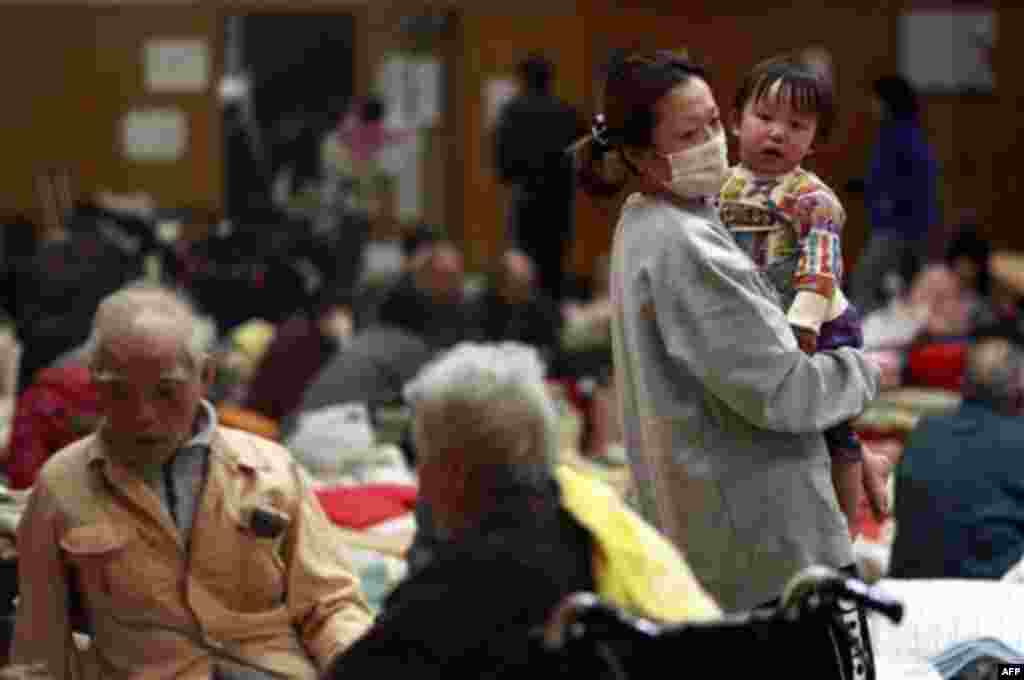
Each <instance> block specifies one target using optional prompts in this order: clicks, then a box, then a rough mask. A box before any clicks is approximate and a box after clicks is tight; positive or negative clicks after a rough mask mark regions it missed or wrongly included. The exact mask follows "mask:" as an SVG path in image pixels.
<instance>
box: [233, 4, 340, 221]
mask: <svg viewBox="0 0 1024 680" xmlns="http://www.w3.org/2000/svg"><path fill="white" fill-rule="evenodd" d="M225 28H226V39H225V43H226V64H225V66H226V69H225V70H226V78H227V79H228V80H234V81H235V82H244V83H245V88H244V94H241V95H239V94H237V92H238V91H237V90H235V93H234V94H233V95H232V96H231V97H230V98H229V99H228V100H227V101H225V107H224V116H225V118H224V131H225V132H224V144H225V164H224V165H225V173H226V176H225V183H224V186H225V191H226V192H227V195H226V196H225V205H226V208H227V217H228V218H229V219H232V220H246V219H252V218H254V217H255V216H257V215H258V216H265V215H266V214H267V213H270V212H272V211H273V208H272V198H271V192H272V186H273V183H274V180H275V178H276V177H278V176H279V173H280V171H281V169H282V168H285V167H287V168H288V169H289V174H290V177H291V178H292V180H291V181H315V179H316V178H317V177H318V175H319V171H320V169H319V148H320V140H321V139H322V138H323V135H324V133H325V132H326V131H327V130H328V129H329V128H331V127H332V126H334V125H336V124H337V121H338V120H339V117H340V115H341V114H342V112H343V111H344V109H345V107H346V106H347V103H348V100H349V98H350V97H351V95H352V80H353V40H354V33H355V21H354V19H353V17H352V16H351V15H349V14H337V13H333V14H307V13H300V14H281V13H253V14H246V15H239V16H232V17H229V18H228V20H227V24H226V27H225Z"/></svg>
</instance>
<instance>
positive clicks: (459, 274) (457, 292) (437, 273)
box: [427, 252, 464, 303]
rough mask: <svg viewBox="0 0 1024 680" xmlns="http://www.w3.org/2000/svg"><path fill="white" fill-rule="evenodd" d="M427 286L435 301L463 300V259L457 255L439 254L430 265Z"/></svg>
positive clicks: (451, 301)
mask: <svg viewBox="0 0 1024 680" xmlns="http://www.w3.org/2000/svg"><path fill="white" fill-rule="evenodd" d="M429 266H430V269H429V271H428V277H427V285H428V286H429V288H430V291H431V294H432V296H433V297H434V299H436V300H439V301H442V302H450V303H454V302H458V301H459V300H460V299H461V298H462V286H463V283H464V282H463V270H462V259H461V258H460V257H459V256H458V254H456V253H450V252H440V253H437V254H436V256H435V258H434V260H433V262H432V263H431V264H430V265H429Z"/></svg>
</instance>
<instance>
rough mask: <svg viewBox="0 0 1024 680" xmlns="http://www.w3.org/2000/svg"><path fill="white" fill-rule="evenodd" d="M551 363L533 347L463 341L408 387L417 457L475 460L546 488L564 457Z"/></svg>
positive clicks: (406, 389)
mask: <svg viewBox="0 0 1024 680" xmlns="http://www.w3.org/2000/svg"><path fill="white" fill-rule="evenodd" d="M544 373H545V369H544V364H543V363H542V362H541V359H540V356H539V354H538V353H537V351H536V350H534V349H533V348H531V347H527V346H526V345H522V344H518V343H512V342H505V343H500V344H479V343H469V342H466V343H461V344H459V345H456V346H455V347H454V348H453V349H451V350H449V351H448V352H446V353H445V354H443V355H442V356H441V357H439V358H438V359H436V360H434V361H433V362H431V363H429V364H427V365H426V366H425V367H424V368H423V369H422V370H421V371H420V373H419V374H418V375H417V376H416V377H415V378H414V379H413V380H412V381H411V382H410V383H409V384H407V385H406V387H405V393H404V394H405V399H406V401H407V402H408V403H409V404H410V405H411V406H412V407H413V411H414V418H415V428H416V432H417V437H416V440H417V445H418V447H419V448H418V449H417V456H418V457H419V458H420V459H421V460H427V459H430V458H432V457H437V456H443V455H453V454H454V455H461V456H464V457H466V458H472V460H469V461H468V462H470V463H472V464H474V465H480V466H492V467H493V468H495V469H502V470H505V471H507V472H508V473H509V474H511V475H512V476H513V477H514V481H516V482H520V483H525V484H527V485H530V486H533V487H535V488H539V487H540V486H541V485H542V484H544V483H545V482H546V481H547V480H550V478H551V466H552V465H553V463H554V462H555V460H556V459H557V458H558V446H559V436H558V418H557V413H556V409H555V404H554V402H553V400H552V398H551V397H550V396H549V394H548V392H547V387H546V385H545V382H544Z"/></svg>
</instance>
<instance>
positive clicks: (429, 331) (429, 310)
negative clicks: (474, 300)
mask: <svg viewBox="0 0 1024 680" xmlns="http://www.w3.org/2000/svg"><path fill="white" fill-rule="evenodd" d="M475 316H476V314H475V308H474V307H473V305H472V304H471V303H470V302H469V301H468V300H467V299H466V295H465V270H464V267H463V261H462V253H461V252H460V251H459V249H458V248H457V247H456V246H455V244H454V243H452V242H451V241H442V242H438V243H435V244H434V246H433V247H432V248H431V249H430V251H429V254H428V255H427V256H426V258H425V261H424V262H423V264H422V266H420V267H418V268H416V269H414V270H412V271H411V272H410V276H407V277H403V278H402V279H401V280H400V281H399V282H398V283H397V284H396V285H395V287H394V288H393V289H392V290H391V291H390V292H389V293H388V294H387V296H386V297H385V299H384V300H383V302H382V303H381V306H380V309H379V311H378V314H377V322H378V323H380V324H384V325H388V326H393V327H396V328H400V329H402V330H404V331H406V332H408V333H411V334H412V335H414V336H416V337H418V338H421V339H422V340H423V341H424V342H426V343H427V344H428V345H430V346H431V347H434V348H436V349H445V348H448V347H451V346H452V345H454V344H455V343H457V342H460V341H462V340H467V339H473V338H475V337H476V335H477V331H476V327H475V318H474V317H475Z"/></svg>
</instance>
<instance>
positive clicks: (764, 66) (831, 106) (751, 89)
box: [733, 54, 836, 141]
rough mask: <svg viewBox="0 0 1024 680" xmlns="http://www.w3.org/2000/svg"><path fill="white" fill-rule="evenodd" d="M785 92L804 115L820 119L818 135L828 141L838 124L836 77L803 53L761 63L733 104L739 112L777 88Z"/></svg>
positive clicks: (751, 71) (777, 57)
mask: <svg viewBox="0 0 1024 680" xmlns="http://www.w3.org/2000/svg"><path fill="white" fill-rule="evenodd" d="M776 83H777V84H778V87H779V90H778V91H779V93H780V94H785V95H786V96H787V97H788V98H789V101H790V102H791V103H792V106H794V108H795V109H796V110H797V111H798V112H800V113H804V114H812V115H815V116H817V118H818V129H817V138H818V140H819V141H824V140H827V139H828V137H829V135H830V134H831V132H832V127H833V126H834V124H835V115H836V112H835V94H834V92H833V84H832V79H831V78H830V77H827V76H826V75H824V74H823V73H822V71H821V70H820V69H819V68H816V67H815V65H813V64H811V63H809V62H808V61H807V59H806V58H805V56H804V55H802V54H782V55H778V56H775V57H771V58H769V59H765V60H764V61H762V62H760V63H758V64H757V65H756V66H754V68H752V69H751V70H750V71H749V72H748V73H747V75H746V76H745V77H744V78H743V81H742V82H741V83H740V87H739V89H738V90H737V91H736V98H735V100H734V101H733V104H734V106H735V108H736V115H737V116H741V115H743V110H744V108H745V107H746V106H747V104H749V103H750V102H751V101H755V102H757V101H760V100H761V99H763V98H764V97H766V96H768V94H769V93H770V92H772V91H773V88H774V87H775V86H776Z"/></svg>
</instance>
